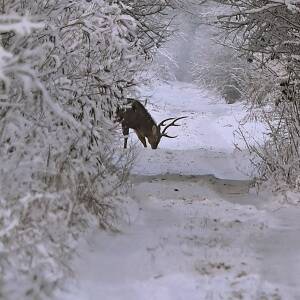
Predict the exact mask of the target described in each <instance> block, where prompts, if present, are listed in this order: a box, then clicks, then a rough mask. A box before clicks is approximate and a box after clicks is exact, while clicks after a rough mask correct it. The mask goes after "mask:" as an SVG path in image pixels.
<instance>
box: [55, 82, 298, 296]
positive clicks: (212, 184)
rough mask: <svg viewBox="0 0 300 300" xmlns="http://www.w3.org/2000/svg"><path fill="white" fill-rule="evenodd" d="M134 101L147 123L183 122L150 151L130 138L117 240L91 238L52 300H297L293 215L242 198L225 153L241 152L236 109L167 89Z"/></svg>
mask: <svg viewBox="0 0 300 300" xmlns="http://www.w3.org/2000/svg"><path fill="white" fill-rule="evenodd" d="M143 93H144V95H148V96H151V97H150V99H149V103H148V105H147V109H148V110H149V111H150V112H151V114H152V115H153V117H154V118H155V119H156V120H157V121H160V120H161V119H163V118H167V117H179V116H187V117H188V118H186V119H184V120H181V121H180V122H181V124H182V126H181V127H175V128H172V129H170V131H169V133H170V134H171V135H172V134H176V135H178V138H176V139H167V138H165V139H164V140H162V142H161V144H160V146H159V149H157V150H152V149H149V148H148V149H144V148H143V147H142V144H140V143H138V142H137V139H136V138H135V136H134V134H132V135H131V136H132V138H131V143H137V144H136V148H137V151H138V159H137V162H136V164H135V166H134V168H133V171H132V190H131V197H132V200H130V199H129V200H128V203H127V205H128V211H127V214H126V217H124V222H123V223H122V225H120V226H121V233H110V232H103V231H100V230H98V229H95V230H93V232H92V233H91V234H90V235H89V236H88V237H87V239H86V241H85V242H82V245H81V247H80V248H79V249H78V254H79V256H78V258H77V259H76V260H75V261H74V273H75V274H76V275H75V276H76V278H75V280H74V281H75V282H73V283H69V284H68V285H67V287H66V290H65V292H63V293H60V294H59V295H58V296H57V299H58V300H70V299H74V300H100V299H101V300H181V299H182V300H186V299H187V300H193V299H195V300H202V299H203V300H204V299H205V300H206V299H207V300H217V299H249V300H250V299H251V300H252V299H260V300H268V299H274V300H279V299H283V300H289V299H300V251H299V249H300V238H299V234H298V233H299V230H300V211H299V209H298V208H297V207H292V208H291V207H288V206H287V207H285V208H282V207H280V205H279V204H276V203H275V200H273V199H272V196H271V195H266V194H264V195H260V196H258V195H257V194H256V193H255V191H253V190H252V189H250V190H249V188H250V186H251V181H250V178H249V176H250V175H251V166H250V165H249V163H248V162H247V161H246V158H245V154H244V152H243V151H238V150H236V149H235V148H234V146H233V144H234V143H237V144H238V145H239V147H240V148H241V149H242V148H243V146H242V143H241V142H240V141H239V140H235V139H234V138H233V132H234V131H235V130H236V129H237V127H238V126H239V125H240V124H241V122H240V121H241V120H242V119H243V117H244V116H245V112H244V109H243V107H242V106H241V105H240V104H233V105H228V104H225V103H223V102H222V101H221V100H219V99H216V97H214V95H211V94H209V93H208V92H206V91H203V90H200V89H198V88H196V87H195V86H193V85H191V84H184V83H177V82H173V83H168V84H167V83H164V84H160V85H157V86H156V87H154V88H152V89H148V90H144V91H143ZM246 126H247V127H246V129H247V130H248V132H249V133H250V134H252V135H256V136H257V137H258V138H260V137H261V136H262V131H263V128H262V126H261V125H260V124H258V123H250V124H247V125H246ZM125 219H126V220H127V222H125Z"/></svg>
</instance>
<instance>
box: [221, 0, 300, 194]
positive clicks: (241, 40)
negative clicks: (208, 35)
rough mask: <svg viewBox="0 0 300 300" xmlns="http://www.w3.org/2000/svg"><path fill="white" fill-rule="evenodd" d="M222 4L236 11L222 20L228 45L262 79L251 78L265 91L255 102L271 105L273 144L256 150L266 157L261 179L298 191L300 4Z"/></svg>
mask: <svg viewBox="0 0 300 300" xmlns="http://www.w3.org/2000/svg"><path fill="white" fill-rule="evenodd" d="M217 2H221V3H222V4H225V5H228V6H229V7H230V12H228V13H225V14H221V15H219V16H218V25H219V26H220V27H221V28H223V29H225V32H226V34H225V38H226V41H227V42H228V43H229V44H230V45H231V46H232V47H234V48H235V49H236V50H238V51H239V52H240V53H242V54H244V56H245V57H246V58H247V60H248V62H249V65H255V66H259V68H260V71H259V72H257V73H256V74H259V75H262V76H260V77H259V76H254V78H252V80H251V82H252V83H253V82H254V81H255V80H254V79H255V78H256V79H258V78H259V79H260V81H257V80H256V83H255V85H253V86H256V90H258V91H264V92H263V93H260V92H255V91H254V92H253V95H254V97H253V98H252V100H253V101H254V102H255V103H256V104H257V103H264V104H266V103H267V104H268V106H267V108H266V109H265V110H263V114H262V118H263V120H264V121H265V122H266V124H267V127H268V128H269V132H268V140H267V142H266V143H265V144H264V145H263V146H262V147H260V148H257V147H251V151H254V152H255V153H256V154H257V155H258V156H259V157H260V159H261V164H260V165H259V168H260V171H261V176H262V178H263V179H271V180H273V182H275V185H276V187H279V188H280V187H284V188H285V189H286V188H291V187H292V188H295V187H297V185H298V183H297V182H299V176H300V50H299V49H300V48H299V45H300V1H298V0H293V1H292V0H291V1H283V0H282V1H281V0H276V1H272V0H267V1H258V0H251V1H243V2H241V1H236V0H228V1H217ZM249 68H250V66H249ZM254 74H255V73H254ZM256 74H255V75H256Z"/></svg>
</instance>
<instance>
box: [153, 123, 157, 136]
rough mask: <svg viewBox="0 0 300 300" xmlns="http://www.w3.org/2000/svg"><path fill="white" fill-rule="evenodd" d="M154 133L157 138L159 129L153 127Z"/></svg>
mask: <svg viewBox="0 0 300 300" xmlns="http://www.w3.org/2000/svg"><path fill="white" fill-rule="evenodd" d="M152 133H153V135H155V136H157V135H158V132H157V127H156V126H155V125H153V126H152Z"/></svg>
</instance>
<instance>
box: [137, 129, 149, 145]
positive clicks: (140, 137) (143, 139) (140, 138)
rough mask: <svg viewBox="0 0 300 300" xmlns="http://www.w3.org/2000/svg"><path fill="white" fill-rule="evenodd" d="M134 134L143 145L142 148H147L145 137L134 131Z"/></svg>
mask: <svg viewBox="0 0 300 300" xmlns="http://www.w3.org/2000/svg"><path fill="white" fill-rule="evenodd" d="M135 133H136V135H137V137H138V138H139V140H140V141H141V142H142V144H143V145H144V147H145V148H147V142H146V139H145V137H144V136H143V135H142V134H140V133H139V132H138V131H137V130H135Z"/></svg>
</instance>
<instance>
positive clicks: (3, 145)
mask: <svg viewBox="0 0 300 300" xmlns="http://www.w3.org/2000/svg"><path fill="white" fill-rule="evenodd" d="M1 10H2V15H1V17H0V33H1V40H0V157H1V161H0V184H1V186H0V299H43V298H45V297H46V296H50V295H51V294H52V292H53V290H54V287H56V285H58V284H59V283H60V281H61V279H62V278H63V277H64V275H65V272H66V271H67V270H68V267H67V265H68V264H67V261H68V258H69V257H70V255H71V254H72V251H73V249H74V247H75V241H76V239H77V238H78V236H79V234H80V232H81V231H82V230H83V229H84V227H85V225H86V224H87V223H88V222H90V221H93V220H94V221H98V222H99V224H100V225H102V226H103V227H107V226H109V224H110V220H111V218H113V217H114V203H115V202H116V201H118V199H120V198H121V190H120V187H121V185H122V182H123V180H124V178H125V177H126V172H127V169H126V167H125V168H122V167H120V161H122V162H124V161H125V162H128V160H126V159H125V160H122V158H121V157H120V156H119V155H117V153H116V152H115V148H116V147H115V144H116V139H115V136H114V130H113V129H112V123H111V122H110V120H109V116H111V114H112V111H113V109H114V107H115V106H116V105H117V104H118V103H119V102H120V101H122V100H123V98H124V97H126V96H127V95H130V94H132V93H134V91H133V86H134V84H135V82H134V78H135V76H136V74H137V72H138V71H141V70H142V69H143V65H144V56H145V51H144V49H142V47H141V46H140V44H141V41H140V38H139V37H138V35H137V32H138V30H137V24H136V21H135V20H134V19H133V18H132V17H131V16H129V15H125V14H123V8H122V7H121V6H120V5H118V4H116V3H115V4H114V3H111V1H109V0H97V1H96V0H95V1H79V0H50V1H49V0H37V1H31V0H28V1H18V0H15V1H14V0H11V1H4V2H3V4H1Z"/></svg>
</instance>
